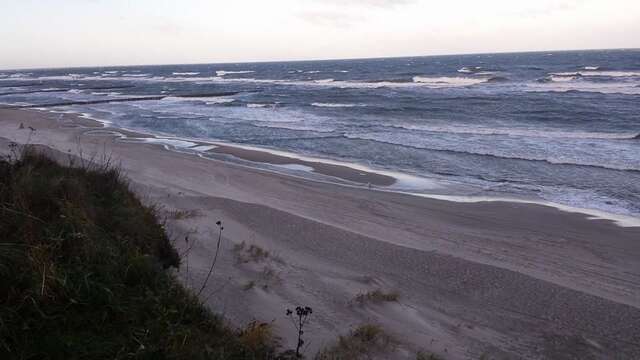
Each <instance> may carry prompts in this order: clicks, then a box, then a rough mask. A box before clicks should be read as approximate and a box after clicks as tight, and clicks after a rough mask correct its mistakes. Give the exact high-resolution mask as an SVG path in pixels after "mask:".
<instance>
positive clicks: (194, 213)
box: [167, 209, 201, 220]
mask: <svg viewBox="0 0 640 360" xmlns="http://www.w3.org/2000/svg"><path fill="white" fill-rule="evenodd" d="M198 216H201V214H200V211H199V210H198V209H192V210H180V209H175V210H171V211H168V213H167V217H168V218H169V219H172V220H186V219H192V218H195V217H198Z"/></svg>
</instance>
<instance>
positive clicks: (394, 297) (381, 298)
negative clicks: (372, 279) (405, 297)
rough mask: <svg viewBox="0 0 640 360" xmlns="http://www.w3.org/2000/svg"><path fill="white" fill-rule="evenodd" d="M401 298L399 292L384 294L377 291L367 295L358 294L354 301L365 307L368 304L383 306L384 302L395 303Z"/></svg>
mask: <svg viewBox="0 0 640 360" xmlns="http://www.w3.org/2000/svg"><path fill="white" fill-rule="evenodd" d="M399 298H400V294H398V293H397V292H384V291H382V290H379V289H377V290H373V291H369V292H367V293H361V294H358V295H356V297H355V298H354V299H353V300H354V302H355V303H357V304H359V305H360V306H363V305H366V304H368V303H374V304H381V303H384V302H394V301H398V299H399Z"/></svg>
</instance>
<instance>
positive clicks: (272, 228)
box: [0, 110, 640, 359]
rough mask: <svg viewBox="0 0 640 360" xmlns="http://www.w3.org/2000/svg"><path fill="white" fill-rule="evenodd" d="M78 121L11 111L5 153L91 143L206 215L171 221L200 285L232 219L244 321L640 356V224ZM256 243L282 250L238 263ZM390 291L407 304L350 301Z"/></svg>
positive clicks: (213, 294)
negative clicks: (248, 156)
mask: <svg viewBox="0 0 640 360" xmlns="http://www.w3.org/2000/svg"><path fill="white" fill-rule="evenodd" d="M63 118H64V119H63V121H57V119H56V116H55V115H50V114H47V113H42V112H36V111H8V110H0V134H1V135H0V149H2V150H3V151H5V152H6V151H7V145H8V142H9V141H16V142H18V143H24V142H27V141H29V142H30V143H32V144H36V145H40V146H41V147H42V148H43V149H47V151H50V152H51V153H52V154H54V155H57V156H60V158H61V159H63V160H64V159H68V158H67V156H69V155H75V156H82V155H83V154H82V153H80V152H79V150H82V152H83V153H84V156H85V158H92V157H93V156H95V158H98V159H99V156H100V155H108V156H109V158H110V159H112V160H113V163H115V164H118V166H119V167H120V168H121V169H122V171H123V172H124V173H125V174H126V175H127V177H128V178H129V179H130V181H131V186H132V187H133V189H134V190H135V191H136V193H138V194H141V195H142V197H143V198H144V199H146V200H145V201H148V202H149V203H154V204H158V205H161V206H162V207H163V208H164V209H165V210H166V213H167V214H168V215H167V216H171V214H172V213H175V212H176V211H182V212H185V211H189V212H191V213H192V214H193V216H190V217H186V218H171V217H169V218H168V222H167V229H168V231H170V232H171V234H172V236H174V237H175V239H178V240H181V241H177V242H176V246H178V247H179V250H180V251H181V252H184V251H185V248H186V247H188V246H192V247H193V248H192V251H191V252H190V253H189V254H188V256H187V258H186V259H185V265H186V269H187V270H186V273H185V272H180V273H178V274H177V275H178V276H179V277H180V278H181V279H182V280H183V281H184V282H185V283H186V284H187V285H190V286H192V287H195V288H197V287H198V285H199V284H201V281H202V279H203V278H204V277H205V276H206V274H207V271H208V267H209V264H210V261H211V256H212V254H213V253H214V252H215V242H214V241H213V240H212V239H213V238H214V234H217V232H216V231H217V230H216V226H215V221H216V220H219V219H221V220H223V222H224V224H225V234H224V237H223V238H224V241H223V245H222V252H221V257H220V259H219V261H220V263H219V264H218V265H216V266H217V268H216V271H215V272H214V274H213V276H212V281H211V283H212V285H211V286H210V287H208V289H207V292H206V293H207V294H208V295H207V297H206V302H207V303H208V304H209V305H210V306H211V307H212V308H213V309H214V310H216V311H218V312H220V313H221V314H222V315H223V316H224V317H225V319H227V320H228V321H230V322H232V323H234V324H246V323H247V322H249V321H251V320H252V319H258V320H260V321H267V322H269V321H273V324H274V326H275V328H276V329H277V331H278V335H280V336H282V337H283V339H284V341H285V343H287V341H289V340H290V339H289V335H290V328H289V327H290V324H289V323H288V320H287V319H286V318H284V317H283V316H281V315H280V314H282V313H283V309H284V308H285V307H287V306H291V304H294V305H296V304H303V305H309V306H311V307H312V308H313V309H314V318H313V321H312V323H311V324H312V325H311V327H310V328H309V333H310V334H314V342H313V344H312V345H311V349H312V350H317V349H318V348H320V347H322V346H323V345H325V344H328V343H329V342H331V341H333V340H335V336H336V334H343V333H345V331H346V330H348V329H349V328H350V327H352V326H356V325H358V324H361V323H363V322H367V321H370V322H375V323H378V324H381V325H383V327H384V328H385V329H386V330H387V331H389V332H390V333H391V334H392V335H394V336H396V337H397V338H398V339H401V340H402V343H401V349H403V350H406V351H410V352H413V354H415V351H416V350H419V349H421V348H422V349H424V350H428V351H430V352H433V353H436V354H438V355H440V356H446V357H447V358H451V359H472V358H473V359H477V358H479V357H480V356H481V355H483V354H488V355H489V356H491V357H499V358H531V357H536V356H538V357H539V356H540V351H543V352H544V354H547V356H548V357H550V358H553V357H554V355H559V354H563V353H565V352H566V351H571V353H572V354H574V355H575V356H574V357H578V358H580V357H582V358H588V357H590V356H592V357H596V358H598V357H600V358H601V357H603V356H605V355H607V354H620V355H621V356H624V358H634V357H637V356H640V338H639V337H638V335H637V334H640V321H638V320H639V319H640V264H638V260H637V259H638V256H639V255H640V244H639V243H638V241H637V239H639V238H640V229H638V228H629V227H620V226H618V225H616V224H614V223H613V222H612V221H608V220H593V219H589V217H588V216H587V215H584V214H578V213H570V212H565V211H560V210H557V209H554V208H552V207H549V206H542V205H532V204H523V203H517V202H487V201H483V202H477V203H462V202H451V201H445V200H441V199H429V198H424V197H420V196H415V195H413V194H402V193H398V192H393V191H370V190H369V189H367V188H366V187H365V186H349V185H347V186H345V185H343V184H335V183H330V182H322V181H315V180H310V179H305V178H302V177H296V176H290V175H284V174H282V173H278V172H273V171H269V170H265V169H260V168H251V167H248V166H244V165H239V164H236V163H234V162H229V161H224V159H223V160H220V159H213V158H211V159H209V158H207V159H204V158H202V157H200V156H194V155H193V154H191V153H183V152H180V151H166V150H165V149H164V148H163V147H162V146H157V144H151V143H144V142H126V141H116V139H115V138H114V136H113V135H114V134H108V133H104V134H102V135H105V136H91V135H87V134H86V133H87V132H90V131H101V130H109V129H106V128H103V127H90V128H89V127H81V126H83V125H91V124H92V122H90V121H87V120H86V119H82V118H80V117H79V116H75V115H69V116H64V117H63ZM20 123H24V124H25V127H26V126H33V127H34V128H36V129H37V130H36V131H35V132H30V131H29V130H27V129H22V130H21V129H19V124H20ZM93 124H95V123H93ZM376 190H378V189H376ZM186 237H188V238H189V244H193V245H186V244H185V243H186V241H182V239H185V238H186ZM185 240H186V239H185ZM243 242H246V246H249V245H255V246H259V247H260V248H262V249H265V250H267V251H269V254H271V255H270V256H269V257H267V258H264V259H258V260H255V261H254V260H250V261H248V262H242V261H238V250H236V249H237V247H238V246H239V244H241V243H243ZM183 271H184V270H183ZM247 284H255V286H254V285H252V287H251V288H247ZM376 289H382V290H384V291H395V292H397V293H398V294H400V298H399V300H398V301H396V302H391V303H381V304H368V305H365V306H362V307H359V306H356V307H354V306H353V305H350V304H352V302H353V299H354V297H356V296H357V295H358V294H361V293H365V292H369V291H374V290H376ZM620 328H624V329H626V330H628V331H625V332H620V331H618V329H620ZM612 334H613V335H612ZM579 339H584V340H579ZM593 344H596V345H593ZM398 358H407V357H406V356H404V357H403V356H398ZM414 358H415V356H414Z"/></svg>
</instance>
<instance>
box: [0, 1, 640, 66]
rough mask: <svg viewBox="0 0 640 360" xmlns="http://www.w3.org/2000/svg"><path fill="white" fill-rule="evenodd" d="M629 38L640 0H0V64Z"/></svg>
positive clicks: (588, 43) (484, 48)
mask: <svg viewBox="0 0 640 360" xmlns="http://www.w3.org/2000/svg"><path fill="white" fill-rule="evenodd" d="M604 48H640V0H558V1H554V0H482V1H478V0H233V1H223V0H181V1H178V0H175V1H169V0H0V69H16V68H39V67H71V66H94V65H139V64H185V63H219V62H248V61H277V60H311V59H339V58H368V57H393V56H420V55H438V54H463V53H486V52H509V51H538V50H539V51H543V50H575V49H604Z"/></svg>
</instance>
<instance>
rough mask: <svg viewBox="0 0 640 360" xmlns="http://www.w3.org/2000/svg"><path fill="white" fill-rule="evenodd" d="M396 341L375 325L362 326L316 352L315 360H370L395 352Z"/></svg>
mask: <svg viewBox="0 0 640 360" xmlns="http://www.w3.org/2000/svg"><path fill="white" fill-rule="evenodd" d="M396 346H397V341H396V340H395V339H394V338H393V337H391V336H390V335H389V334H387V333H386V332H385V331H384V329H382V327H380V326H378V325H375V324H363V325H360V326H358V327H357V328H355V329H353V330H351V332H350V333H349V334H347V335H341V336H339V337H338V340H337V341H336V343H335V344H333V345H331V346H329V347H327V348H325V349H322V350H320V351H319V352H318V354H317V355H316V357H315V359H316V360H346V359H353V360H359V359H371V358H372V357H373V356H381V355H384V354H388V353H390V352H392V351H393V350H395V348H396Z"/></svg>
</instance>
